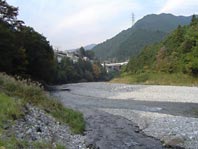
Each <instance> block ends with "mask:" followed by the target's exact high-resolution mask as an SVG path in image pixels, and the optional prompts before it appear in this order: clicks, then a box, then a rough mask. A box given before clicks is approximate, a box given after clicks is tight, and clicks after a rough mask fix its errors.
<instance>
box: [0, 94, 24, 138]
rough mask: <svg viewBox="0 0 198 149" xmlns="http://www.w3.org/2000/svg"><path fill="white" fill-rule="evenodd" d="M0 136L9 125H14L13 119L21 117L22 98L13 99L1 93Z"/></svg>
mask: <svg viewBox="0 0 198 149" xmlns="http://www.w3.org/2000/svg"><path fill="white" fill-rule="evenodd" d="M0 103H1V104H0V136H1V134H2V132H3V130H4V127H6V126H7V125H12V122H13V120H16V119H17V118H19V117H20V116H21V115H22V114H23V112H22V107H23V106H22V103H21V101H20V100H16V99H13V98H11V97H8V96H7V95H5V94H3V93H0Z"/></svg>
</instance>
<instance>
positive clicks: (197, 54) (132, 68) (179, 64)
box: [126, 16, 198, 77]
mask: <svg viewBox="0 0 198 149" xmlns="http://www.w3.org/2000/svg"><path fill="white" fill-rule="evenodd" d="M126 72H130V73H134V74H139V73H142V72H143V73H145V72H163V73H171V74H172V73H184V74H189V75H192V76H195V77H198V18H196V17H195V16H194V19H192V22H191V23H190V25H188V26H184V27H181V26H178V27H177V29H176V30H174V31H173V32H172V33H171V34H170V35H169V36H168V37H167V38H166V39H165V40H163V41H162V42H160V43H158V44H155V45H151V46H148V47H145V48H144V50H143V51H142V52H141V53H140V54H139V55H138V56H137V57H134V58H131V60H130V61H129V63H128V65H127V68H126Z"/></svg>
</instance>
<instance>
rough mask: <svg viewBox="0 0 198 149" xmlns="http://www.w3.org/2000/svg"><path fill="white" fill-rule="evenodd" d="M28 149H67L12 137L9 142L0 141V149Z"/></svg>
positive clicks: (57, 145) (58, 145)
mask: <svg viewBox="0 0 198 149" xmlns="http://www.w3.org/2000/svg"><path fill="white" fill-rule="evenodd" d="M1 148H2V149H26V148H35V149H65V147H64V146H62V145H61V144H56V146H54V145H53V144H49V143H46V142H38V141H36V142H27V141H21V140H18V139H16V138H15V137H11V138H10V139H7V140H3V141H2V140H0V149H1Z"/></svg>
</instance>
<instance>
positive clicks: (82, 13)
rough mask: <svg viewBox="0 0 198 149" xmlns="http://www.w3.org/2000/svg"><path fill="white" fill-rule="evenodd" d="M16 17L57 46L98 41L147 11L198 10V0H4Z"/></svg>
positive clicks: (185, 12) (183, 12) (187, 12)
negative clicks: (14, 10) (11, 7)
mask: <svg viewBox="0 0 198 149" xmlns="http://www.w3.org/2000/svg"><path fill="white" fill-rule="evenodd" d="M7 2H8V4H10V5H13V6H16V7H18V8H19V16H18V19H20V20H23V21H24V22H25V24H26V25H27V26H31V27H33V28H34V29H35V30H36V31H38V32H39V33H41V34H43V35H44V36H45V37H47V40H48V41H50V44H51V45H52V46H53V47H54V48H56V49H58V50H68V49H75V48H79V47H81V46H85V45H88V44H93V43H94V44H98V43H101V42H103V41H105V40H107V39H110V38H112V37H113V36H115V35H116V34H118V33H119V32H121V31H122V30H125V29H127V28H130V27H131V26H132V13H134V16H135V21H137V20H139V19H141V18H142V17H143V16H145V15H148V14H160V13H172V14H174V15H183V16H190V15H192V14H198V9H197V8H198V2H197V0H58V1H57V0H7Z"/></svg>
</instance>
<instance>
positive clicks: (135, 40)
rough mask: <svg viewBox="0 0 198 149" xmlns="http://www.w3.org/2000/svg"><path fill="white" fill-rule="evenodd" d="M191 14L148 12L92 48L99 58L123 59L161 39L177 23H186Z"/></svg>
mask: <svg viewBox="0 0 198 149" xmlns="http://www.w3.org/2000/svg"><path fill="white" fill-rule="evenodd" d="M191 18H192V16H189V17H185V16H174V15H172V14H165V13H163V14H159V15H156V14H150V15H147V16H144V17H143V18H142V19H140V20H139V21H137V22H136V23H135V24H134V26H133V27H131V28H128V29H127V30H123V31H121V32H120V33H119V34H117V35H116V36H115V37H113V38H111V39H108V40H106V41H105V42H103V43H100V44H98V45H96V46H95V47H94V48H93V51H94V52H95V55H96V56H97V57H98V58H99V59H100V60H108V59H116V60H118V61H123V60H126V59H129V58H130V57H131V56H135V55H137V54H139V53H140V51H141V49H142V48H143V47H145V46H146V45H149V44H152V43H155V42H159V41H161V40H162V39H163V38H164V37H165V36H166V35H167V34H168V33H170V32H171V31H172V30H174V29H176V28H177V26H178V25H181V26H183V25H188V24H189V23H190V20H191Z"/></svg>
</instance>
